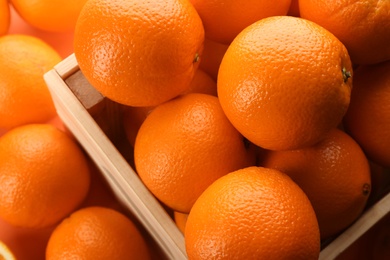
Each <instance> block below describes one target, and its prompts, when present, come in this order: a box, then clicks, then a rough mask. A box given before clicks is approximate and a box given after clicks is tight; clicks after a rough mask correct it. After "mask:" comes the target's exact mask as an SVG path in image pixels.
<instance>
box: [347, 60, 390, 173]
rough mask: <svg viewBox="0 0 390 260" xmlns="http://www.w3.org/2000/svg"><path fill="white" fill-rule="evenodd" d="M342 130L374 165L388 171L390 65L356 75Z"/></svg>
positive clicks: (363, 68) (364, 68) (365, 69)
mask: <svg viewBox="0 0 390 260" xmlns="http://www.w3.org/2000/svg"><path fill="white" fill-rule="evenodd" d="M355 74H356V77H355V79H354V86H353V90H352V96H351V104H350V106H349V109H348V111H347V114H346V116H345V120H344V126H345V129H346V131H347V132H348V133H350V135H351V136H352V137H353V138H354V139H355V140H356V141H357V142H358V143H359V144H360V146H361V147H362V148H363V150H364V152H365V153H366V154H367V156H368V157H369V158H370V159H371V160H372V161H374V162H376V163H377V164H380V165H382V166H384V167H390V152H389V147H390V102H389V100H390V61H387V62H384V63H380V64H376V65H372V66H359V67H358V68H357V69H356V71H355Z"/></svg>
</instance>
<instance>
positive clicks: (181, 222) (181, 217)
mask: <svg viewBox="0 0 390 260" xmlns="http://www.w3.org/2000/svg"><path fill="white" fill-rule="evenodd" d="M173 217H174V221H175V223H176V226H177V228H178V229H179V230H180V231H181V232H182V233H184V230H185V227H186V223H187V219H188V214H187V213H181V212H178V211H175V212H173Z"/></svg>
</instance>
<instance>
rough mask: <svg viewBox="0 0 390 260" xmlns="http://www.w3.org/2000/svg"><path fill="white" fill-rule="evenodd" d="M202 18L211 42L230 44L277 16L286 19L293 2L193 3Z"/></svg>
mask: <svg viewBox="0 0 390 260" xmlns="http://www.w3.org/2000/svg"><path fill="white" fill-rule="evenodd" d="M190 1H191V3H192V4H193V5H194V7H195V9H196V10H197V11H198V13H199V15H200V17H201V18H202V21H203V24H204V29H205V35H206V37H207V38H208V39H211V40H214V41H217V42H220V43H223V44H229V43H230V42H231V41H232V40H233V39H234V38H235V37H236V36H237V34H239V33H240V32H241V31H242V30H243V29H244V28H245V27H247V26H249V25H251V24H252V23H254V22H256V21H258V20H260V19H263V18H266V17H269V16H275V15H286V14H287V11H288V10H289V7H290V3H291V0H279V1H278V2H277V3H274V2H272V1H267V0H260V1H259V0H249V1H248V0H247V1H245V2H242V1H240V0H229V1H226V0H216V1H209V0H190Z"/></svg>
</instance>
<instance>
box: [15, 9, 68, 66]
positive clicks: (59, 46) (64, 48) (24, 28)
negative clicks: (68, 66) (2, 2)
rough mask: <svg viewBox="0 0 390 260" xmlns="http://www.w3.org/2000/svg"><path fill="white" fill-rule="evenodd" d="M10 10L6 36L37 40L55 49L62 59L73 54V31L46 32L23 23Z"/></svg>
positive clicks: (16, 14) (18, 16)
mask: <svg viewBox="0 0 390 260" xmlns="http://www.w3.org/2000/svg"><path fill="white" fill-rule="evenodd" d="M10 7H11V8H10V9H11V13H10V14H11V24H10V28H9V31H8V34H24V35H30V36H34V37H36V38H39V39H41V40H43V41H44V42H46V43H47V44H49V45H50V46H51V47H52V48H53V49H55V50H56V51H57V52H58V54H60V56H61V57H62V58H66V57H68V56H69V55H71V54H72V53H73V34H74V32H73V31H70V32H48V31H42V30H40V29H38V28H35V27H33V26H32V25H30V24H29V23H27V22H26V21H24V20H23V19H22V18H21V17H20V15H19V14H18V13H17V12H16V11H15V9H14V8H13V7H12V5H11V6H10Z"/></svg>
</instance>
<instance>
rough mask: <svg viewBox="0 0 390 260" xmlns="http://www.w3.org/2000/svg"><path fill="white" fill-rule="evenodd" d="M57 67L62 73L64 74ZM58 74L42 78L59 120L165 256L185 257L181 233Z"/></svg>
mask: <svg viewBox="0 0 390 260" xmlns="http://www.w3.org/2000/svg"><path fill="white" fill-rule="evenodd" d="M65 64H66V66H68V65H67V63H65ZM60 70H61V71H62V74H61V75H62V76H63V75H66V73H65V74H64V73H63V70H62V69H60ZM61 75H60V74H58V73H57V72H56V70H52V71H50V72H48V73H46V74H45V80H46V82H47V85H48V87H49V90H50V92H51V95H52V97H53V101H54V103H55V106H56V109H57V111H58V114H59V116H60V117H61V119H62V120H63V122H64V123H65V124H66V125H67V127H68V128H69V129H70V130H71V131H72V133H73V134H74V135H75V137H76V138H77V140H78V141H79V142H80V144H81V145H82V146H83V147H84V149H85V150H86V151H87V153H88V154H89V155H90V156H91V158H92V159H93V160H94V162H95V163H96V165H97V166H98V168H99V169H100V170H101V171H102V174H103V176H104V177H105V178H106V179H107V181H108V183H109V184H110V186H111V187H112V188H113V191H114V193H115V194H116V195H117V197H118V199H119V200H120V201H121V202H122V203H123V204H124V205H125V206H126V207H127V208H128V209H129V210H130V211H131V212H132V213H133V214H134V215H135V216H136V217H137V218H138V220H139V221H140V222H141V223H142V225H143V226H144V227H145V229H146V230H147V231H148V232H149V233H150V235H151V236H152V237H153V238H154V239H155V241H156V242H157V244H158V245H159V246H160V247H161V249H162V251H163V252H164V253H165V254H166V256H167V258H168V259H186V258H187V257H186V252H185V246H184V237H183V235H182V233H181V232H180V231H179V229H178V228H177V226H176V225H175V223H174V222H173V220H172V219H171V217H170V216H169V215H168V214H167V212H166V211H165V210H164V209H163V207H162V206H161V205H160V204H159V202H158V201H157V200H156V199H155V198H154V196H153V195H152V194H151V193H150V192H149V191H148V190H147V188H146V187H145V186H144V185H143V183H142V181H141V180H140V179H139V178H138V175H137V174H136V173H135V172H134V170H133V169H132V168H131V167H130V166H129V164H128V163H127V162H126V160H125V159H124V158H123V157H122V155H121V154H120V153H119V151H118V150H117V149H116V148H115V146H114V145H113V144H112V143H111V142H110V140H109V139H108V137H107V136H106V135H105V134H104V132H103V131H102V130H101V129H100V128H99V126H98V125H97V123H96V122H95V121H94V119H93V118H92V117H91V115H90V114H89V113H88V111H87V110H86V109H85V108H84V107H83V105H82V104H81V103H80V101H79V100H78V99H77V98H76V97H75V96H74V94H73V92H72V91H71V90H70V89H69V88H68V86H67V85H66V84H65V82H64V80H63V78H62V76H61Z"/></svg>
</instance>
